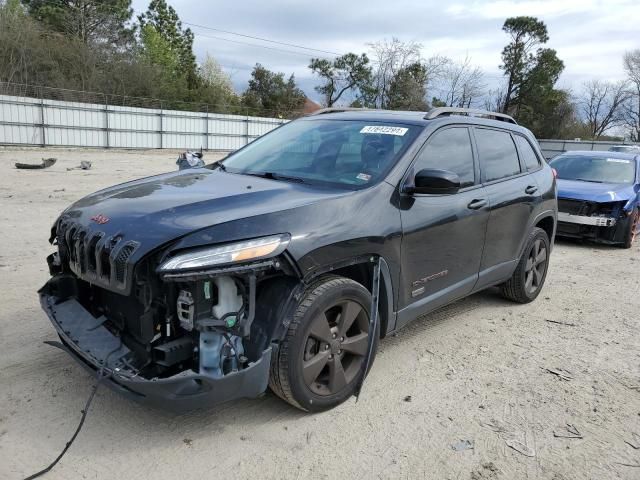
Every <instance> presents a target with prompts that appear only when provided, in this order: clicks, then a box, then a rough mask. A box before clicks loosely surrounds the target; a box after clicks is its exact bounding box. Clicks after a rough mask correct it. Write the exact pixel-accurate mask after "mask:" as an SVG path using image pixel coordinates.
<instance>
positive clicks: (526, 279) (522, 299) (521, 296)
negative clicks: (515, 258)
mask: <svg viewBox="0 0 640 480" xmlns="http://www.w3.org/2000/svg"><path fill="white" fill-rule="evenodd" d="M549 251H550V248H549V237H548V236H547V232H545V231H544V230H542V229H541V228H537V227H536V228H534V229H533V231H532V232H531V234H530V235H529V239H528V240H527V246H526V248H525V249H524V253H523V254H522V257H521V258H520V261H519V262H518V266H517V267H516V270H515V272H513V275H512V276H511V278H510V279H509V280H507V281H506V282H505V283H504V284H503V285H502V286H501V291H502V295H503V296H504V297H506V298H508V299H509V300H513V301H514V302H518V303H529V302H532V301H533V300H535V299H536V297H537V296H538V294H539V293H540V290H542V286H543V285H544V281H545V279H546V277H547V268H548V266H549Z"/></svg>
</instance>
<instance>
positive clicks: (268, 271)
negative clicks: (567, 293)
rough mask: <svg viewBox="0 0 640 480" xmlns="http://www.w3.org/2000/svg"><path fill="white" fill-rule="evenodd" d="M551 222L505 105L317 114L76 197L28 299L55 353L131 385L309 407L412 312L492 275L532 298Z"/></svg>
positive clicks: (324, 403) (146, 391)
mask: <svg viewBox="0 0 640 480" xmlns="http://www.w3.org/2000/svg"><path fill="white" fill-rule="evenodd" d="M556 217H557V206H556V185H555V179H554V175H553V172H552V169H551V168H550V167H549V166H548V165H547V164H546V163H545V161H544V160H543V157H542V154H541V152H540V150H539V147H538V144H537V142H536V140H535V138H534V137H533V135H532V134H531V132H529V131H528V130H526V129H524V128H522V127H520V126H518V125H517V124H516V122H515V121H514V120H513V119H512V118H511V117H508V116H506V115H503V114H498V113H491V112H484V111H475V110H467V109H453V108H439V109H434V110H432V111H430V112H429V113H426V114H425V113H424V112H422V113H420V112H395V111H394V112H391V111H377V110H353V109H325V110H322V111H320V112H318V113H317V114H313V115H310V116H307V117H304V118H301V119H298V120H295V121H292V122H290V123H287V124H286V125H284V126H282V127H279V128H277V129H275V130H273V131H272V132H270V133H268V134H267V135H264V136H263V137H261V138H259V139H257V140H255V141H254V142H252V143H250V144H249V145H247V146H245V147H244V148H242V149H240V150H238V151H236V152H235V153H232V154H231V155H229V156H228V157H227V158H225V159H224V160H222V161H219V162H217V163H215V164H212V165H208V166H206V167H204V168H195V169H188V170H182V171H179V172H172V173H167V174H163V175H158V176H154V177H149V178H144V179H140V180H135V181H132V182H128V183H124V184H122V185H118V186H115V187H111V188H107V189H105V190H102V191H99V192H97V193H94V194H92V195H89V196H87V197H85V198H83V199H81V200H79V201H78V202H76V203H75V204H73V205H71V206H70V207H69V208H67V209H66V210H65V211H64V212H63V213H62V214H61V215H60V217H59V218H58V220H57V221H56V222H55V224H54V226H53V228H52V232H51V238H50V242H51V243H52V244H54V245H56V246H57V251H56V252H55V253H53V254H52V255H50V256H49V257H48V259H47V260H48V264H49V269H50V272H51V275H52V278H51V279H50V280H49V281H48V282H47V283H46V284H45V286H44V287H43V288H42V289H41V290H40V292H39V293H40V298H41V304H42V307H43V309H44V310H45V312H46V313H47V315H48V316H49V318H50V320H51V322H52V323H53V326H54V328H55V330H56V332H57V334H58V336H59V337H60V339H61V342H60V343H58V346H59V347H60V348H63V349H64V350H66V351H68V352H69V353H70V354H71V355H72V356H74V357H75V358H76V359H77V360H78V361H79V362H80V363H81V364H82V365H84V366H85V367H86V368H87V369H89V370H90V371H93V372H96V371H99V372H101V373H102V374H104V375H106V376H107V380H106V381H107V383H108V385H110V387H112V388H113V389H116V390H118V391H120V392H121V393H123V394H125V395H127V396H129V397H131V398H134V399H138V400H143V401H147V402H150V403H152V404H156V405H160V406H165V407H171V408H174V409H177V410H184V409H190V408H195V407H199V406H206V405H213V404H217V403H220V402H224V401H228V400H232V399H237V398H241V397H247V398H251V397H257V396H259V395H261V394H262V393H263V392H265V390H266V388H267V386H270V388H271V389H272V390H273V391H274V392H275V393H276V394H277V395H278V396H280V397H281V398H282V399H284V400H285V401H287V402H289V403H290V404H292V405H294V406H296V407H298V408H300V409H303V410H306V411H321V410H325V409H328V408H332V407H334V406H336V405H338V404H340V403H341V402H344V401H345V400H346V399H348V398H349V397H350V396H352V395H357V394H358V393H359V390H360V388H361V386H362V382H363V380H364V377H365V376H366V372H368V369H369V367H370V366H371V364H372V362H373V358H374V356H375V351H376V347H377V343H378V339H379V338H380V337H384V336H385V335H388V334H390V333H392V332H395V331H397V330H398V329H400V328H402V327H404V326H405V325H406V324H407V323H409V322H410V321H411V320H413V319H415V318H416V317H418V316H421V315H424V314H426V313H428V312H430V311H432V310H434V309H436V308H438V307H441V306H443V305H445V304H447V303H450V302H453V301H455V300H457V299H460V298H462V297H465V296H467V295H470V294H472V293H474V292H477V291H479V290H483V289H486V288H488V287H491V286H499V287H500V289H501V291H502V293H503V294H504V296H506V297H507V298H509V299H511V300H514V301H516V302H522V303H525V302H530V301H532V300H534V299H535V298H536V297H537V296H538V294H539V293H540V290H541V288H542V286H543V284H544V281H545V276H546V274H547V266H548V262H549V254H550V251H551V245H552V243H553V238H554V234H555V228H556Z"/></svg>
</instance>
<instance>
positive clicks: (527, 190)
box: [524, 185, 538, 195]
mask: <svg viewBox="0 0 640 480" xmlns="http://www.w3.org/2000/svg"><path fill="white" fill-rule="evenodd" d="M537 191H538V187H536V186H534V185H529V186H528V187H527V188H525V189H524V193H526V194H528V195H533V194H534V193H536V192H537Z"/></svg>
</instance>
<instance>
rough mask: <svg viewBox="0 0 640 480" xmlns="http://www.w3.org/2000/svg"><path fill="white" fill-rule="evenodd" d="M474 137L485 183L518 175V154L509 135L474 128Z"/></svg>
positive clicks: (498, 131) (497, 131)
mask: <svg viewBox="0 0 640 480" xmlns="http://www.w3.org/2000/svg"><path fill="white" fill-rule="evenodd" d="M475 136H476V143H477V144H478V154H479V156H480V162H481V163H480V164H481V168H482V170H483V172H484V179H485V181H486V182H490V181H492V180H499V179H501V178H506V177H511V176H513V175H517V174H518V173H520V161H519V160H518V152H517V151H516V146H515V144H514V143H513V140H512V139H511V135H510V134H509V133H507V132H502V131H500V130H488V129H485V128H476V129H475Z"/></svg>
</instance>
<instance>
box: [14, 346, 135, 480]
mask: <svg viewBox="0 0 640 480" xmlns="http://www.w3.org/2000/svg"><path fill="white" fill-rule="evenodd" d="M45 343H47V344H51V343H49V342H45ZM58 345H59V344H58ZM121 347H122V338H121V339H120V345H118V347H117V348H115V349H114V350H112V351H111V352H109V354H108V355H107V358H106V359H105V361H104V363H103V364H102V367H101V368H100V370H98V373H97V378H96V382H95V383H94V384H93V386H92V387H91V393H90V394H89V398H88V399H87V403H85V405H84V408H83V409H82V410H81V412H82V416H81V417H80V423H78V426H77V428H76V431H75V432H73V435H72V436H71V438H70V439H69V441H68V442H67V444H66V445H65V447H64V448H63V449H62V452H60V455H58V456H57V457H56V459H55V460H54V461H53V462H51V463H50V464H49V466H48V467H46V468H43V469H42V470H40V471H39V472H36V473H34V474H33V475H29V476H28V477H26V478H25V479H24V480H33V479H34V478H38V477H41V476H42V475H44V474H45V473H48V472H49V471H51V469H52V468H53V467H55V466H56V464H57V463H58V462H59V461H60V460H61V459H62V457H64V455H65V453H67V450H69V448H71V445H72V444H73V442H74V441H75V439H76V437H77V436H78V434H79V433H80V430H81V429H82V426H83V425H84V421H85V419H86V418H87V413H88V412H89V407H90V406H91V402H92V401H93V397H95V395H96V392H97V391H98V387H99V386H100V384H101V383H102V381H103V380H105V379H106V378H110V377H111V373H110V372H105V370H106V367H107V365H108V364H109V358H110V357H111V355H113V354H114V353H116V352H117V351H118V350H120V348H121Z"/></svg>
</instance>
